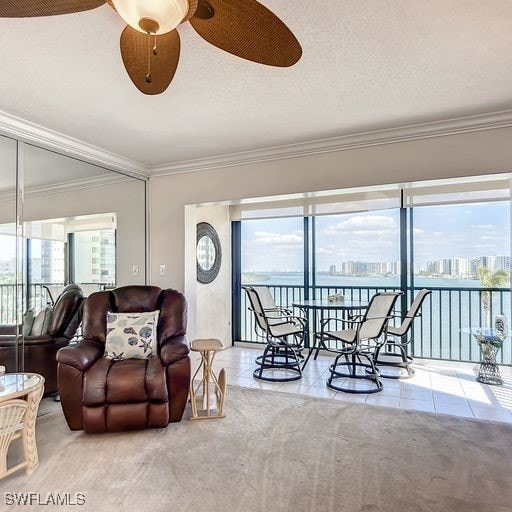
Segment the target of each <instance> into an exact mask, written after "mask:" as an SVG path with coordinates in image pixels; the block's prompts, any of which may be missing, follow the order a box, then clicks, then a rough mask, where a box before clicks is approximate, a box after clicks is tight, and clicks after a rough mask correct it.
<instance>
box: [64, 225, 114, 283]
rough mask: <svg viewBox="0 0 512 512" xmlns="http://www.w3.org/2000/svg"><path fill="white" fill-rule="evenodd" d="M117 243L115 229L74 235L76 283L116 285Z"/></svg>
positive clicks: (81, 232) (80, 232) (82, 232)
mask: <svg viewBox="0 0 512 512" xmlns="http://www.w3.org/2000/svg"><path fill="white" fill-rule="evenodd" d="M115 243H116V232H115V230H114V229H105V230H100V231H79V232H77V233H74V237H73V244H74V249H73V254H74V261H73V269H74V279H75V282H77V283H83V284H86V283H87V284H96V283H97V284H100V285H114V284H115V282H116V263H115V260H116V258H115V250H116V249H115Z"/></svg>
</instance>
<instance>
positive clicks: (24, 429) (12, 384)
mask: <svg viewBox="0 0 512 512" xmlns="http://www.w3.org/2000/svg"><path fill="white" fill-rule="evenodd" d="M2 380H3V382H2V383H0V384H3V385H2V386H1V389H0V478H3V477H5V476H7V475H10V474H11V473H14V472H15V471H18V470H19V469H23V468H25V470H26V472H27V475H30V474H31V473H33V472H34V471H35V470H36V469H37V467H38V466H39V457H38V454H37V445H36V419H37V410H38V408H39V402H40V401H41V397H42V396H43V390H44V377H42V376H41V375H38V374H36V373H6V374H5V376H4V377H2ZM20 437H21V439H22V441H23V453H24V461H23V462H20V463H19V464H17V465H16V466H13V467H11V468H7V452H8V451H9V445H10V444H11V442H12V441H14V440H15V439H18V438H20Z"/></svg>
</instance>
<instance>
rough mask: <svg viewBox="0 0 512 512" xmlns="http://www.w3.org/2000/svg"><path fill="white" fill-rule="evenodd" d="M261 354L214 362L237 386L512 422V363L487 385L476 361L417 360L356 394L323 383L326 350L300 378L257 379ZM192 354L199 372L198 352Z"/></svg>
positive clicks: (237, 351)
mask: <svg viewBox="0 0 512 512" xmlns="http://www.w3.org/2000/svg"><path fill="white" fill-rule="evenodd" d="M261 353H262V349H261V348H259V347H258V348H246V347H230V348H228V349H226V350H224V351H222V352H220V353H218V354H217V357H216V359H215V362H214V367H215V369H217V370H218V369H220V368H225V369H226V372H227V377H228V384H232V385H236V386H243V387H250V388H259V389H265V390H272V391H278V392H283V393H298V394H303V395H307V396H315V397H320V398H328V399H333V400H341V401H344V402H358V403H367V404H372V405H377V406H379V405H380V406H387V407H397V408H400V409H411V410H416V411H428V412H437V413H441V414H451V415H455V416H463V417H467V418H478V419H484V420H492V421H501V422H507V423H512V368H511V367H508V366H504V367H501V368H500V369H501V375H502V377H503V380H504V385H503V386H488V385H485V384H480V383H479V382H476V380H475V376H476V374H477V372H478V365H474V364H466V363H453V362H445V361H432V360H417V361H416V363H415V370H416V372H415V375H414V376H413V377H412V378H410V379H407V380H394V379H383V382H384V389H383V391H381V392H379V393H375V394H364V395H354V394H350V393H343V392H336V391H334V390H331V389H329V388H327V386H326V385H325V383H326V379H327V374H328V367H329V364H330V363H331V362H332V357H330V356H328V355H321V356H320V357H319V358H318V359H317V360H316V361H314V360H313V359H311V360H310V361H309V363H308V366H307V367H306V369H305V371H304V374H303V377H302V379H301V380H299V381H295V382H288V383H271V382H262V381H258V380H257V379H255V378H254V377H253V375H252V372H253V371H254V369H255V368H256V365H255V364H254V359H255V358H256V357H257V356H258V355H260V354H261ZM192 356H193V361H194V368H193V371H195V368H196V367H197V364H198V360H199V355H198V354H196V353H193V354H192ZM345 384H346V383H345Z"/></svg>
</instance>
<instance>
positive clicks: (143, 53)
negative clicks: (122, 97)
mask: <svg viewBox="0 0 512 512" xmlns="http://www.w3.org/2000/svg"><path fill="white" fill-rule="evenodd" d="M155 42H156V52H155V51H154V47H155ZM180 48H181V42H180V36H179V34H178V31H177V30H173V31H172V32H168V33H167V34H162V35H161V36H148V35H146V34H143V33H141V32H139V31H138V30H135V29H133V28H132V27H130V26H127V27H126V28H125V29H124V30H123V33H122V34H121V55H122V57H123V62H124V67H125V68H126V71H127V72H128V75H129V76H130V78H131V79H132V82H133V83H134V84H135V86H136V87H137V89H139V91H140V92H143V93H144V94H149V95H154V94H161V93H163V92H164V91H165V90H166V89H167V87H169V84H170V83H171V82H172V79H173V78H174V75H175V73H176V69H177V68H178V62H179V60H180ZM155 53H156V54H155ZM150 59H151V61H150V63H149V64H150V65H148V61H149V60H150ZM148 73H150V75H151V78H150V79H148Z"/></svg>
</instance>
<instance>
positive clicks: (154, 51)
mask: <svg viewBox="0 0 512 512" xmlns="http://www.w3.org/2000/svg"><path fill="white" fill-rule="evenodd" d="M153 55H154V56H155V57H156V56H157V55H158V48H157V47H156V34H155V44H154V46H153Z"/></svg>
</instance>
